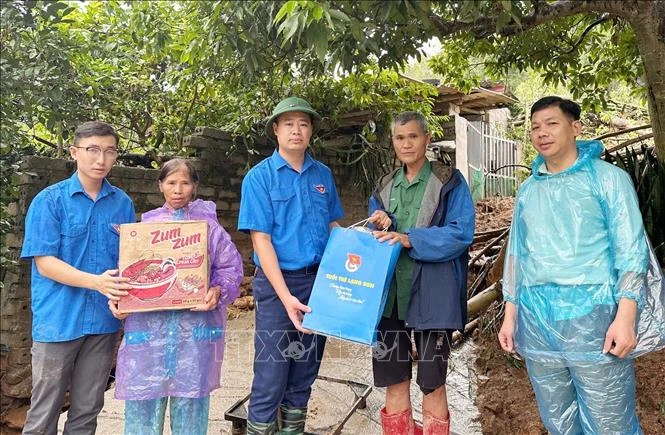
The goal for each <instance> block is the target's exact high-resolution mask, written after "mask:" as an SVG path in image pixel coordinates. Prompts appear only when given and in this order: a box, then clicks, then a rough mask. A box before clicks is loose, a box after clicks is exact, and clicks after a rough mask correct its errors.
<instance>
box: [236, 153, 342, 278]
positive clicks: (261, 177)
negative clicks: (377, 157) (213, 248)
mask: <svg viewBox="0 0 665 435" xmlns="http://www.w3.org/2000/svg"><path fill="white" fill-rule="evenodd" d="M343 216H344V211H343V210H342V204H341V202H340V200H339V196H338V195H337V188H336V187H335V181H334V180H333V177H332V173H331V171H330V169H329V168H328V167H327V166H326V165H324V164H323V163H321V162H318V161H316V160H314V159H313V158H312V157H311V156H310V155H309V154H305V161H304V162H303V166H302V170H301V172H298V171H296V170H294V169H293V168H292V167H291V166H290V165H289V164H288V163H287V162H286V160H284V158H283V157H282V156H281V155H279V153H278V152H277V151H275V152H273V154H272V156H270V157H269V158H267V159H265V160H263V161H261V162H260V163H259V164H258V165H256V166H255V167H253V168H252V169H251V170H250V171H249V172H248V173H247V175H246V176H245V178H244V179H243V182H242V195H241V198H240V214H239V216H238V230H240V231H244V232H249V231H260V232H262V233H266V234H270V236H271V240H272V244H273V246H274V248H275V252H276V253H277V259H278V261H279V267H280V268H281V269H286V270H296V269H300V268H303V267H305V266H309V265H312V264H317V263H319V262H320V261H321V256H322V255H323V250H324V249H325V247H326V243H327V242H328V235H329V226H330V223H331V222H333V221H336V220H338V219H341V218H342V217H343ZM254 263H255V264H256V265H257V266H260V263H259V258H258V256H257V255H256V252H255V253H254Z"/></svg>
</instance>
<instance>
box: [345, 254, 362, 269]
mask: <svg viewBox="0 0 665 435" xmlns="http://www.w3.org/2000/svg"><path fill="white" fill-rule="evenodd" d="M361 264H362V261H361V258H360V255H358V254H350V253H349V254H346V263H344V267H345V268H346V270H348V271H349V272H355V271H356V270H358V269H360V265H361Z"/></svg>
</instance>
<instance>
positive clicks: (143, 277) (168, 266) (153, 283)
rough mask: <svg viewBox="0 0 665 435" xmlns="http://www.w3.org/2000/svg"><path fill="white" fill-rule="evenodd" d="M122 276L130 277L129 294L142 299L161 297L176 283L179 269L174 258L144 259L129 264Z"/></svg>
mask: <svg viewBox="0 0 665 435" xmlns="http://www.w3.org/2000/svg"><path fill="white" fill-rule="evenodd" d="M121 276H123V277H126V278H129V283H128V284H129V285H131V286H132V288H131V289H129V290H128V292H129V294H130V295H132V296H135V297H137V298H139V299H142V300H150V299H157V298H160V297H162V296H163V295H164V293H166V292H167V291H168V290H169V289H170V288H171V287H172V286H173V284H174V283H175V281H176V279H177V278H178V269H177V268H176V266H175V263H174V262H173V260H171V259H170V258H169V259H166V260H162V259H156V258H155V259H147V260H145V259H143V260H138V261H136V262H134V263H132V264H130V265H129V266H127V267H126V268H125V269H124V270H123V271H122V273H121Z"/></svg>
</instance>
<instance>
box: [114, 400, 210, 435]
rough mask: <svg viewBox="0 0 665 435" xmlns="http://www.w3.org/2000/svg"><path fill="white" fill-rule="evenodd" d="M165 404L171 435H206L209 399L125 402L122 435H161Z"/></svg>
mask: <svg viewBox="0 0 665 435" xmlns="http://www.w3.org/2000/svg"><path fill="white" fill-rule="evenodd" d="M169 399H170V400H169ZM167 400H168V401H170V402H171V403H170V404H171V406H170V408H169V411H170V413H171V416H170V417H171V433H172V434H173V435H206V433H207V432H208V412H209V410H210V396H205V397H198V398H189V397H162V398H159V399H154V400H127V401H126V402H125V435H162V433H163V432H164V415H165V413H166V403H167Z"/></svg>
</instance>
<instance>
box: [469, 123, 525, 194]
mask: <svg viewBox="0 0 665 435" xmlns="http://www.w3.org/2000/svg"><path fill="white" fill-rule="evenodd" d="M467 146H468V162H469V166H470V167H471V171H470V172H471V174H472V175H471V179H472V186H471V188H472V193H473V196H474V199H476V200H477V199H481V198H484V197H487V196H496V195H498V196H514V195H515V192H516V191H517V187H518V186H517V177H516V176H515V169H516V168H515V166H511V165H516V164H518V163H519V162H518V161H517V159H518V153H517V143H516V142H515V141H512V140H510V139H507V138H506V136H505V134H504V133H503V132H501V131H500V130H497V129H495V128H494V127H492V126H491V125H490V124H488V123H486V122H483V121H472V122H469V123H468V129H467Z"/></svg>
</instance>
